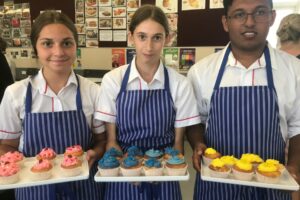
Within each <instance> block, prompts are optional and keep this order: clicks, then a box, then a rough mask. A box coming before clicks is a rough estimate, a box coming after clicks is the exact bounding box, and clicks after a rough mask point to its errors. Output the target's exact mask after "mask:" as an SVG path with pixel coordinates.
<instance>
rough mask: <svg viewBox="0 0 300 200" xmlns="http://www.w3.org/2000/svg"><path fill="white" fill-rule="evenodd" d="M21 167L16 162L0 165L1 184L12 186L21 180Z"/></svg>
mask: <svg viewBox="0 0 300 200" xmlns="http://www.w3.org/2000/svg"><path fill="white" fill-rule="evenodd" d="M19 171H20V167H19V165H18V164H16V163H14V162H11V163H10V162H1V163H0V184H4V185H5V184H12V183H16V182H17V181H18V180H19Z"/></svg>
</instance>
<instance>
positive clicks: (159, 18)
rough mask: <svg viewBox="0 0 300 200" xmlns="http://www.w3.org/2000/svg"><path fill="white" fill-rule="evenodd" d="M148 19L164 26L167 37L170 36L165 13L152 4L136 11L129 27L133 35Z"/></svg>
mask: <svg viewBox="0 0 300 200" xmlns="http://www.w3.org/2000/svg"><path fill="white" fill-rule="evenodd" d="M147 19H151V20H153V21H155V22H157V23H159V24H160V25H162V26H163V27H164V29H165V31H166V35H169V23H168V19H167V17H166V15H165V13H164V12H163V11H162V10H161V9H160V8H159V7H156V6H154V5H150V4H149V5H148V4H147V5H143V6H141V7H140V8H139V9H138V10H137V11H135V13H134V15H133V16H132V19H131V23H130V25H129V31H130V32H131V33H133V32H134V30H135V28H136V27H137V26H138V25H139V24H140V23H141V22H143V21H145V20H147Z"/></svg>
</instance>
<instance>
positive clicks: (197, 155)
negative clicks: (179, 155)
mask: <svg viewBox="0 0 300 200" xmlns="http://www.w3.org/2000/svg"><path fill="white" fill-rule="evenodd" d="M205 149H206V145H205V144H203V143H199V144H197V145H195V148H194V152H193V157H192V161H193V167H194V168H195V170H197V171H198V172H200V171H201V158H202V154H203V153H204V151H205Z"/></svg>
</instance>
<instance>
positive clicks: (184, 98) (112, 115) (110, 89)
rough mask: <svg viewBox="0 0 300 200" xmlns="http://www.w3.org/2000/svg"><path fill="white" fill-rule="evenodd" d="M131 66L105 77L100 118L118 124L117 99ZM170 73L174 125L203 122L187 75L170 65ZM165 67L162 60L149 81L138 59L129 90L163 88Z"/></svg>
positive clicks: (98, 111)
mask: <svg viewBox="0 0 300 200" xmlns="http://www.w3.org/2000/svg"><path fill="white" fill-rule="evenodd" d="M127 68H128V65H123V66H121V67H119V68H116V69H114V70H112V71H110V72H108V73H107V74H105V76H104V77H103V79H102V83H101V93H100V104H99V105H100V106H99V108H98V109H97V113H96V118H97V119H99V120H101V121H106V122H110V123H115V121H116V114H117V113H116V98H117V96H118V94H119V92H120V88H121V84H122V80H123V77H124V75H125V72H126V70H127ZM167 71H168V75H169V83H170V84H169V85H170V92H171V96H172V99H173V102H174V106H175V109H176V121H175V125H174V126H175V127H176V128H178V127H185V126H191V125H194V124H198V123H200V117H199V112H198V109H197V105H196V100H195V96H194V93H193V89H192V87H191V84H190V83H189V81H188V80H187V78H186V77H184V76H183V75H181V74H179V73H178V72H176V71H175V70H174V69H171V68H169V67H167ZM164 81H165V77H164V66H163V64H162V62H161V63H160V65H159V67H158V69H157V72H156V73H155V75H154V78H153V80H152V81H151V82H150V83H147V82H146V81H144V80H143V79H142V77H141V76H140V74H139V72H138V70H137V68H136V65H135V58H134V59H133V61H132V63H131V70H130V74H129V79H128V83H127V90H155V89H163V88H164Z"/></svg>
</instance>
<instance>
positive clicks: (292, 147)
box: [287, 134, 300, 173]
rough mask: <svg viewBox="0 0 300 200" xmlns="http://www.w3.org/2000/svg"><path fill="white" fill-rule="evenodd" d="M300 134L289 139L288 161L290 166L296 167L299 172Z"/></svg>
mask: <svg viewBox="0 0 300 200" xmlns="http://www.w3.org/2000/svg"><path fill="white" fill-rule="evenodd" d="M299 153H300V134H299V135H296V136H294V137H292V138H291V139H290V141H289V150H288V163H287V165H288V166H289V167H292V168H294V169H295V170H296V171H297V173H299V172H300V156H299Z"/></svg>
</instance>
